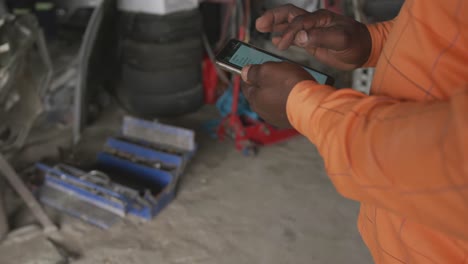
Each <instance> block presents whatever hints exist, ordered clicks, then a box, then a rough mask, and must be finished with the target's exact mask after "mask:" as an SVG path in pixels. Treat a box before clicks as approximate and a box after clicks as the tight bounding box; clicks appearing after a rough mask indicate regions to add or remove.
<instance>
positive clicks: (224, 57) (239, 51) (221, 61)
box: [216, 39, 334, 85]
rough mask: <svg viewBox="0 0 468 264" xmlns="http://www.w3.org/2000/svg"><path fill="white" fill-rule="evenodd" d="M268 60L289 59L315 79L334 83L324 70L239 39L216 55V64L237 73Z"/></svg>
mask: <svg viewBox="0 0 468 264" xmlns="http://www.w3.org/2000/svg"><path fill="white" fill-rule="evenodd" d="M268 61H276V62H279V61H287V62H291V63H295V64H297V65H299V66H301V67H302V68H304V69H305V70H306V71H307V72H309V73H310V75H312V76H313V77H314V78H315V80H316V81H317V82H318V83H320V84H329V85H332V84H333V82H334V80H333V78H332V77H330V76H328V75H326V74H325V73H323V72H319V71H317V70H314V69H311V68H309V67H306V66H304V65H301V64H299V63H296V62H294V61H291V60H288V59H286V58H283V57H280V56H278V55H275V54H273V53H270V52H268V51H265V50H262V49H259V48H257V47H254V46H252V45H249V44H247V43H244V42H242V41H239V40H237V39H231V40H229V42H228V43H227V44H226V45H225V46H224V48H223V49H222V50H221V51H220V52H219V53H218V54H217V55H216V64H217V65H219V66H220V67H221V68H223V69H225V70H227V71H229V72H232V73H235V74H240V73H241V71H242V68H243V67H244V66H246V65H249V64H262V63H264V62H268Z"/></svg>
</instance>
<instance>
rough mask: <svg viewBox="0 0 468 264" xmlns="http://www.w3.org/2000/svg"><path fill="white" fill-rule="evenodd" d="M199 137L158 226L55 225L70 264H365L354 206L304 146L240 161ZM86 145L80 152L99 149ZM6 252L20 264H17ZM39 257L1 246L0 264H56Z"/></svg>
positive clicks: (188, 122) (197, 119)
mask: <svg viewBox="0 0 468 264" xmlns="http://www.w3.org/2000/svg"><path fill="white" fill-rule="evenodd" d="M202 112H203V111H202ZM116 120H118V118H117V119H115V118H110V119H109V121H108V122H103V123H101V124H100V125H98V126H96V127H94V128H92V129H90V130H89V131H88V132H87V133H88V134H87V138H89V140H90V142H94V141H96V140H100V138H104V137H105V135H107V134H109V133H113V132H114V131H115V130H116V127H117V124H118V122H117V121H116ZM202 120H206V115H205V114H200V113H199V114H196V115H193V116H190V117H187V118H185V119H183V120H179V122H180V124H182V125H184V126H186V127H193V128H199V127H200V123H201V121H202ZM116 122H117V123H116ZM198 135H199V136H198V143H199V146H200V150H199V152H198V153H197V155H196V157H195V159H194V160H193V161H192V163H191V165H190V166H189V167H188V168H187V173H186V175H185V177H184V178H183V182H182V185H181V188H180V191H179V195H178V197H177V198H176V200H175V201H173V202H172V203H171V204H170V205H169V206H168V208H166V209H165V210H164V211H163V212H162V213H161V214H160V215H159V216H158V217H157V218H156V219H155V220H154V221H151V222H148V223H137V222H135V221H125V222H123V223H119V224H117V225H116V226H114V227H112V228H111V229H110V230H107V231H105V230H100V229H97V228H95V227H92V226H89V225H87V224H86V223H83V222H80V221H76V220H72V219H69V218H66V217H63V218H62V219H61V231H60V240H61V241H62V242H63V243H64V244H65V245H66V247H67V248H68V249H72V251H74V252H77V253H79V255H80V257H79V258H78V259H77V260H75V261H72V263H77V264H97V263H103V264H124V263H125V264H143V263H145V264H146V263H164V264H189V263H191V264H202V263H203V264H211V263H213V264H229V263H232V264H239V263H242V264H244V263H248V264H250V263H259V264H262V263H269V264H287V263H295V264H300V263H304V264H305V263H307V264H310V263H321V264H322V263H323V264H325V263H333V264H335V263H349V264H352V263H360V264H365V263H371V258H370V255H369V253H368V250H367V249H366V248H365V246H364V244H363V242H362V240H361V238H360V237H359V234H358V232H357V227H356V217H357V212H358V204H357V203H355V202H352V201H349V200H346V199H344V198H342V197H341V196H339V195H338V194H337V192H336V191H335V190H334V188H333V186H332V185H331V183H330V181H329V179H328V178H327V176H326V174H325V172H324V169H323V164H322V159H321V158H320V156H319V154H318V153H317V151H316V150H315V148H314V147H313V146H312V145H311V144H309V143H308V141H307V140H306V139H304V138H301V137H298V138H295V139H293V140H290V141H288V142H286V143H282V144H278V145H275V146H272V147H265V148H262V149H261V150H260V152H259V155H258V156H257V157H244V156H242V155H241V154H240V153H238V152H237V151H235V149H234V147H233V144H232V142H229V141H228V142H222V143H220V142H218V141H216V140H214V139H212V138H210V137H208V136H207V135H206V134H204V133H203V132H199V133H198ZM90 142H88V143H86V142H84V143H82V144H83V147H84V148H86V147H85V146H88V147H89V148H92V147H95V146H100V144H95V143H90ZM88 158H89V157H88ZM30 244H31V243H30ZM12 247H13V248H16V249H17V251H20V252H21V255H22V256H23V258H24V260H21V262H18V259H17V258H16V259H13V258H15V257H14V250H11V248H12ZM26 253H27V254H26ZM42 253H43V254H45V253H44V250H43V251H42ZM28 254H30V255H31V256H30V257H27V256H26V255H28ZM35 254H36V253H34V251H33V248H32V246H31V245H28V244H27V243H17V244H16V245H15V246H11V245H4V246H2V247H0V263H5V264H7V263H40V264H42V263H56V262H47V258H40V257H39V256H38V255H35ZM39 259H45V260H44V261H39ZM49 261H50V260H49Z"/></svg>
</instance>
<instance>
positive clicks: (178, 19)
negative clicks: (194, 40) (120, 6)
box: [120, 9, 203, 42]
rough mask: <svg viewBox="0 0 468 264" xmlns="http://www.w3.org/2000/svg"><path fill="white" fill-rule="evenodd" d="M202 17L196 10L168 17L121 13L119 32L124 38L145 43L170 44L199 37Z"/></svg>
mask: <svg viewBox="0 0 468 264" xmlns="http://www.w3.org/2000/svg"><path fill="white" fill-rule="evenodd" d="M202 31H203V30H202V17H201V13H200V11H199V10H198V9H193V10H188V11H181V12H176V13H172V14H169V15H152V14H142V13H131V12H121V13H120V32H121V35H122V36H123V37H124V38H130V39H133V40H139V41H147V42H171V41H177V40H181V39H184V38H187V37H200V36H201V33H202Z"/></svg>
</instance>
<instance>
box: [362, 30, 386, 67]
mask: <svg viewBox="0 0 468 264" xmlns="http://www.w3.org/2000/svg"><path fill="white" fill-rule="evenodd" d="M377 27H378V26H377V24H371V25H367V29H368V30H369V33H370V36H371V41H372V48H371V53H370V55H369V59H367V61H366V63H364V65H362V67H363V68H369V67H375V65H377V61H378V60H379V57H380V52H381V51H382V45H379V44H380V42H381V38H382V36H381V34H380V32H379V30H378V28H377Z"/></svg>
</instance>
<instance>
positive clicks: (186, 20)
mask: <svg viewBox="0 0 468 264" xmlns="http://www.w3.org/2000/svg"><path fill="white" fill-rule="evenodd" d="M119 29H120V33H119V34H120V43H119V50H120V51H119V53H120V65H119V68H120V78H119V83H118V84H117V91H116V92H117V97H118V99H119V101H120V103H121V104H122V105H123V107H124V108H126V109H127V110H128V111H129V112H130V113H132V114H134V115H137V116H140V117H146V118H154V117H166V116H177V115H182V114H186V113H190V112H194V111H196V110H197V109H199V108H200V107H201V106H202V105H203V87H202V59H203V57H202V56H203V43H202V18H201V14H200V11H199V10H198V9H193V10H188V11H179V12H176V13H170V14H167V15H154V14H144V13H131V12H122V11H121V12H120V13H119Z"/></svg>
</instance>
